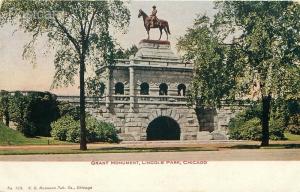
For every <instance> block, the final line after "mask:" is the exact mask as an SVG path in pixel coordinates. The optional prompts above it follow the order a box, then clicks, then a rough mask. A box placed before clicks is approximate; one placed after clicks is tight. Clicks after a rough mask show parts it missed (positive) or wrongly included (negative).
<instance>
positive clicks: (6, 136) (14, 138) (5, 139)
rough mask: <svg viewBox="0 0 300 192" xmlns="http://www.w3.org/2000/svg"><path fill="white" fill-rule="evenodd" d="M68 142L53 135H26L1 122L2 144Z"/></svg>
mask: <svg viewBox="0 0 300 192" xmlns="http://www.w3.org/2000/svg"><path fill="white" fill-rule="evenodd" d="M48 144H68V142H63V141H57V140H54V139H53V138H51V137H34V138H28V137H25V136H24V135H23V134H22V133H20V132H18V131H15V130H13V129H11V128H9V127H7V126H5V125H4V124H3V123H2V122H0V145H48Z"/></svg>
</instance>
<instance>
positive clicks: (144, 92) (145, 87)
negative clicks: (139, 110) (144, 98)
mask: <svg viewBox="0 0 300 192" xmlns="http://www.w3.org/2000/svg"><path fill="white" fill-rule="evenodd" d="M140 87H141V92H140V94H141V95H149V84H148V83H142V84H141V85H140Z"/></svg>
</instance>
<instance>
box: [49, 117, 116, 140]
mask: <svg viewBox="0 0 300 192" xmlns="http://www.w3.org/2000/svg"><path fill="white" fill-rule="evenodd" d="M86 125H87V140H88V142H99V141H102V142H118V141H119V139H118V136H117V131H116V129H115V127H114V126H113V124H110V123H105V122H102V121H98V120H97V119H95V118H93V117H87V118H86ZM51 126H52V131H51V135H52V136H53V137H54V138H55V139H58V140H61V141H69V142H75V143H78V142H79V141H80V122H79V120H74V118H73V117H72V116H70V115H65V116H63V117H62V118H60V119H58V120H57V121H55V122H54V123H52V124H51Z"/></svg>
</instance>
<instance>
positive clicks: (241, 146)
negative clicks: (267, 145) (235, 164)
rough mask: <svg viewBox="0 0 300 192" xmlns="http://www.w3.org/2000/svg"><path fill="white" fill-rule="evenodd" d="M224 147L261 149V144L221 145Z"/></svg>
mask: <svg viewBox="0 0 300 192" xmlns="http://www.w3.org/2000/svg"><path fill="white" fill-rule="evenodd" d="M220 148H223V149H259V148H260V146H259V145H233V146H224V147H220Z"/></svg>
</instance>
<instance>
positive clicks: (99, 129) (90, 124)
mask: <svg viewBox="0 0 300 192" xmlns="http://www.w3.org/2000/svg"><path fill="white" fill-rule="evenodd" d="M87 130H88V136H87V139H88V141H89V142H96V141H103V142H110V143H116V142H119V138H118V135H117V131H116V128H115V127H114V125H113V124H111V123H106V122H103V121H98V120H97V119H95V118H92V117H89V118H87Z"/></svg>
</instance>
